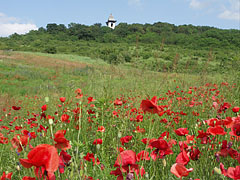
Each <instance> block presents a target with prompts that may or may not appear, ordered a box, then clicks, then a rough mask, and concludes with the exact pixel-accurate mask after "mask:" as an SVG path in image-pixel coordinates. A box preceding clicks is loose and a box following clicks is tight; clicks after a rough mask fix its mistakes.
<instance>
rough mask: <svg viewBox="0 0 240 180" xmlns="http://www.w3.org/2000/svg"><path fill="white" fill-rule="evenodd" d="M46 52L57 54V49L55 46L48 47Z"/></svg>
mask: <svg viewBox="0 0 240 180" xmlns="http://www.w3.org/2000/svg"><path fill="white" fill-rule="evenodd" d="M44 52H46V53H49V54H56V53H57V48H56V47H55V46H48V47H46V48H45V49H44Z"/></svg>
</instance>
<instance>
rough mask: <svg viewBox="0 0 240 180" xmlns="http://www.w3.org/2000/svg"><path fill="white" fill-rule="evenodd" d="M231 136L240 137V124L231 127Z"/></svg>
mask: <svg viewBox="0 0 240 180" xmlns="http://www.w3.org/2000/svg"><path fill="white" fill-rule="evenodd" d="M231 130H232V131H231V132H229V134H230V135H232V136H236V137H240V123H234V124H233V125H232V127H231Z"/></svg>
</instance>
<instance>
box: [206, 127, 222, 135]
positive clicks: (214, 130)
mask: <svg viewBox="0 0 240 180" xmlns="http://www.w3.org/2000/svg"><path fill="white" fill-rule="evenodd" d="M207 132H208V133H209V134H211V135H213V136H216V135H225V134H227V132H225V131H224V129H223V128H222V127H221V126H215V127H209V128H208V129H207Z"/></svg>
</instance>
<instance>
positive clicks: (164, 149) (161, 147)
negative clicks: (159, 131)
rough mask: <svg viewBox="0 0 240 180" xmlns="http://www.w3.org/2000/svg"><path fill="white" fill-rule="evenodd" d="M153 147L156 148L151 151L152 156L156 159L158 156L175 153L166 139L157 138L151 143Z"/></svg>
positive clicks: (161, 157) (162, 156)
mask: <svg viewBox="0 0 240 180" xmlns="http://www.w3.org/2000/svg"><path fill="white" fill-rule="evenodd" d="M149 144H150V146H151V147H153V148H156V149H155V150H154V151H152V152H151V157H152V159H153V160H154V161H155V160H157V159H158V158H160V159H163V158H164V157H165V156H166V155H169V154H173V151H172V150H171V149H170V146H169V145H168V143H167V141H165V140H164V139H157V140H154V141H152V142H150V143H149Z"/></svg>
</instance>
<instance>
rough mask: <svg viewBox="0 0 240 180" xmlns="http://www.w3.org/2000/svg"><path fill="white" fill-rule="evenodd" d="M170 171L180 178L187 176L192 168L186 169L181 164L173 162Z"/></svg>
mask: <svg viewBox="0 0 240 180" xmlns="http://www.w3.org/2000/svg"><path fill="white" fill-rule="evenodd" d="M170 171H171V173H172V174H174V175H175V176H177V177H178V178H180V179H182V177H183V176H188V174H189V173H190V172H192V171H193V168H190V169H187V168H186V167H185V166H184V165H183V164H180V163H175V164H173V165H172V167H171V170H170Z"/></svg>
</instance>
